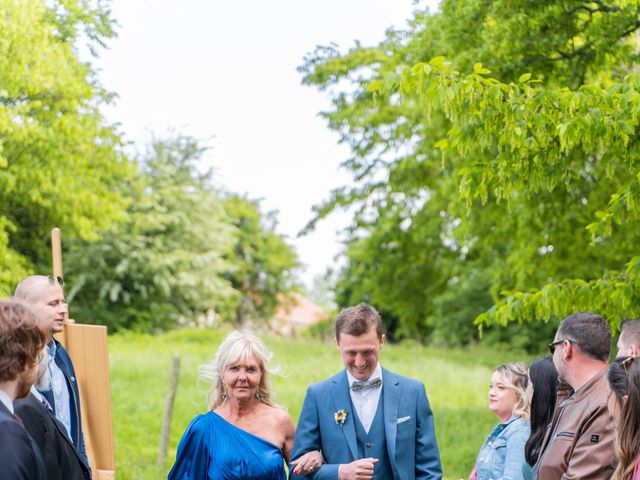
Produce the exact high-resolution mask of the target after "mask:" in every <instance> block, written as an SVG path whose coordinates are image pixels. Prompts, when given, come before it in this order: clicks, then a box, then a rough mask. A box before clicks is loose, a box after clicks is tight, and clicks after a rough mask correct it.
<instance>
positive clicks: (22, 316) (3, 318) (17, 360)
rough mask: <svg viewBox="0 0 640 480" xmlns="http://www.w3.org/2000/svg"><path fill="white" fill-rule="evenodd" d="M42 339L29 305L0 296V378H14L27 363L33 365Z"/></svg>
mask: <svg viewBox="0 0 640 480" xmlns="http://www.w3.org/2000/svg"><path fill="white" fill-rule="evenodd" d="M45 340H46V336H45V333H44V332H43V331H42V330H41V329H40V328H39V327H38V321H37V319H36V316H35V314H34V313H33V312H32V311H31V309H30V308H29V307H27V306H26V305H25V304H23V303H20V302H16V301H14V300H0V382H10V381H12V380H15V379H16V377H17V376H18V375H19V374H20V373H22V372H23V371H24V369H25V367H26V366H27V365H35V363H36V358H37V357H38V354H39V353H40V351H41V350H42V348H43V347H44V342H45Z"/></svg>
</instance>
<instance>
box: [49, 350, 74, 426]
mask: <svg viewBox="0 0 640 480" xmlns="http://www.w3.org/2000/svg"><path fill="white" fill-rule="evenodd" d="M57 350H58V349H57V348H56V344H55V342H54V341H53V339H52V340H51V341H50V342H49V343H48V344H47V353H48V354H49V363H48V369H49V378H50V379H51V390H53V400H54V402H55V409H56V418H57V419H58V420H60V422H62V424H63V425H64V427H65V428H66V429H67V433H68V434H69V438H72V437H71V403H70V402H71V397H70V396H69V388H68V387H67V379H66V378H65V376H64V372H63V371H62V370H60V367H59V366H58V365H57V364H56V352H57Z"/></svg>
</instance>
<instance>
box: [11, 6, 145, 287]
mask: <svg viewBox="0 0 640 480" xmlns="http://www.w3.org/2000/svg"><path fill="white" fill-rule="evenodd" d="M0 24H1V25H2V28H0V272H2V273H0V293H4V294H7V293H10V292H12V291H13V289H14V288H15V285H16V283H17V282H18V281H19V280H20V279H21V277H24V276H25V275H26V274H27V273H29V272H31V271H33V270H35V269H41V270H42V269H44V268H46V269H49V268H50V267H49V265H50V260H49V259H50V255H49V247H48V243H49V242H48V239H49V232H50V230H51V228H52V227H54V226H59V227H61V228H62V229H63V231H64V232H65V237H66V238H75V237H80V238H84V239H92V238H93V239H95V238H96V236H97V231H98V230H99V229H103V228H106V227H107V226H109V225H110V224H112V223H113V222H115V221H119V220H122V219H123V218H124V216H125V209H126V200H125V198H124V196H123V192H122V189H121V186H122V185H123V183H124V182H125V181H126V179H128V178H130V176H131V174H132V169H131V167H130V165H129V162H128V160H127V158H126V157H125V156H124V155H123V154H122V150H121V140H120V138H119V135H118V133H117V131H116V130H115V129H114V128H113V127H112V126H110V125H108V124H107V123H106V122H105V120H104V118H103V117H102V115H101V114H100V112H99V106H100V105H101V104H102V103H104V102H105V101H108V99H109V96H108V95H107V94H106V92H104V90H103V89H102V88H101V87H100V86H99V84H98V83H97V81H96V78H95V75H94V72H93V70H92V66H91V64H90V63H88V62H81V61H80V60H79V58H78V53H77V50H78V42H79V39H80V38H81V37H82V38H84V39H86V41H87V42H88V44H89V47H90V48H96V47H97V46H99V45H100V44H101V43H102V42H103V41H104V40H106V39H108V38H110V37H111V36H112V35H113V30H112V28H111V25H112V23H111V19H110V18H109V10H108V8H107V7H106V6H104V5H103V4H102V3H101V2H98V3H96V4H95V5H94V4H92V2H80V1H78V0H54V1H51V2H44V1H41V0H27V1H22V0H0Z"/></svg>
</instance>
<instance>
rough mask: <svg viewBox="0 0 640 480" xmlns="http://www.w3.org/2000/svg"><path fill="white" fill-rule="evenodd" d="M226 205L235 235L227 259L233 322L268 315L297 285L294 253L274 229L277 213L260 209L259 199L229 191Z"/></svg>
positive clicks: (261, 318)
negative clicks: (235, 298)
mask: <svg viewBox="0 0 640 480" xmlns="http://www.w3.org/2000/svg"><path fill="white" fill-rule="evenodd" d="M225 209H226V211H227V214H228V216H229V218H230V219H231V222H232V223H233V225H234V226H235V227H236V232H237V236H236V239H235V243H234V246H233V250H232V254H231V255H230V256H229V258H228V260H229V262H230V263H231V264H232V265H233V269H231V270H230V271H229V273H228V275H227V278H228V279H229V281H230V282H231V284H232V285H233V288H234V289H235V290H236V291H237V292H238V293H239V295H240V301H239V302H238V304H237V307H236V311H235V321H236V323H242V322H244V321H246V320H266V319H269V318H271V316H272V315H273V314H274V312H275V310H276V307H277V305H278V301H279V300H278V298H279V295H281V294H287V293H288V292H289V291H290V290H292V289H294V288H296V287H297V283H296V280H295V271H296V269H297V268H298V267H299V263H298V259H297V256H296V254H295V252H294V250H293V249H292V247H291V246H289V245H288V244H287V243H286V242H285V240H284V238H283V237H282V236H280V235H279V234H277V233H276V226H277V222H276V214H275V213H274V212H270V213H267V214H266V215H265V214H263V213H262V212H261V211H260V203H259V202H258V201H256V200H250V199H248V198H246V197H245V196H240V195H236V194H230V195H228V196H227V198H226V200H225Z"/></svg>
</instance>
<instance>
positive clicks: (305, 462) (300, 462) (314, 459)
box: [291, 450, 324, 475]
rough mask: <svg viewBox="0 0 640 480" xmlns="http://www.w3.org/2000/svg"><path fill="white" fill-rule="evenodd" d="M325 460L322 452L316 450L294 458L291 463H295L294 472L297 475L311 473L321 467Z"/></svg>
mask: <svg viewBox="0 0 640 480" xmlns="http://www.w3.org/2000/svg"><path fill="white" fill-rule="evenodd" d="M323 462H324V458H323V457H322V452H320V451H319V450H314V451H312V452H307V453H305V454H304V455H302V456H301V457H300V458H298V459H296V460H294V461H293V462H291V465H295V467H296V468H294V469H293V473H295V474H296V475H309V474H310V473H313V472H315V471H316V470H317V469H318V468H320V466H321V465H322V463H323Z"/></svg>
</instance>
